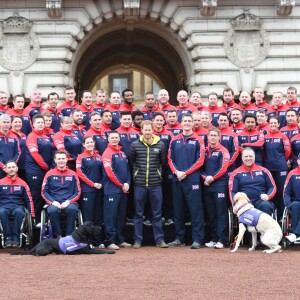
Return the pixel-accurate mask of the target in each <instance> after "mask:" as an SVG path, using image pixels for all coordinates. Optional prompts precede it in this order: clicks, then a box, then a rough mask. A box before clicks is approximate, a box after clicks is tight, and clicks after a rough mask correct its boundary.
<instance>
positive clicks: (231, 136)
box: [219, 127, 239, 166]
mask: <svg viewBox="0 0 300 300" xmlns="http://www.w3.org/2000/svg"><path fill="white" fill-rule="evenodd" d="M219 130H220V132H221V138H220V144H221V145H222V146H223V147H225V148H226V149H227V150H228V152H229V155H230V159H229V166H232V165H233V166H234V165H235V164H234V163H235V161H236V159H237V158H238V156H239V142H238V137H237V135H236V134H235V133H234V132H233V131H232V130H231V129H230V127H226V128H219Z"/></svg>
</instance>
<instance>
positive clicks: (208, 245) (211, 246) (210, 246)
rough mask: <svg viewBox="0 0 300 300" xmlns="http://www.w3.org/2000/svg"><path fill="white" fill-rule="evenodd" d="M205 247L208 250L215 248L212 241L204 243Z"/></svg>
mask: <svg viewBox="0 0 300 300" xmlns="http://www.w3.org/2000/svg"><path fill="white" fill-rule="evenodd" d="M205 246H206V247H208V248H215V246H216V243H215V242H213V241H210V242H209V243H205Z"/></svg>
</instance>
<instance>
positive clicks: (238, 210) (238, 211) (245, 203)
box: [236, 203, 249, 214]
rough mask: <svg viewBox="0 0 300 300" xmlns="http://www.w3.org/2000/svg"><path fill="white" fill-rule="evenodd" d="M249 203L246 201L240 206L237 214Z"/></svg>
mask: <svg viewBox="0 0 300 300" xmlns="http://www.w3.org/2000/svg"><path fill="white" fill-rule="evenodd" d="M248 204H249V203H244V204H243V205H242V206H240V207H239V208H238V210H237V211H236V214H237V213H238V212H239V211H240V210H241V209H242V208H243V207H244V206H246V205H248Z"/></svg>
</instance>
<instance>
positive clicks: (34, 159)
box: [25, 129, 53, 175]
mask: <svg viewBox="0 0 300 300" xmlns="http://www.w3.org/2000/svg"><path fill="white" fill-rule="evenodd" d="M26 146H27V149H28V151H27V152H26V159H25V160H26V172H28V173H31V174H38V175H43V174H44V173H45V172H47V171H48V170H49V169H51V166H52V162H53V159H52V157H53V147H52V140H51V139H50V138H49V137H47V136H46V135H44V133H43V132H41V131H37V130H35V129H33V130H32V132H31V133H30V134H29V135H28V137H27V140H26Z"/></svg>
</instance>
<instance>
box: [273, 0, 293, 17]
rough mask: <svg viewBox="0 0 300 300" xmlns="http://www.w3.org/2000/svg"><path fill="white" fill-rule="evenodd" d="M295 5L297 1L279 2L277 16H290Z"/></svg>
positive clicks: (280, 0)
mask: <svg viewBox="0 0 300 300" xmlns="http://www.w3.org/2000/svg"><path fill="white" fill-rule="evenodd" d="M295 5H296V1H295V0H278V5H277V14H278V15H280V16H288V15H290V14H291V13H292V10H293V7H294V6H295Z"/></svg>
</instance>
